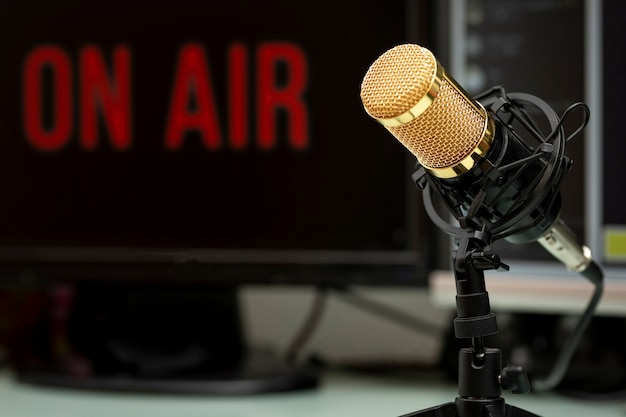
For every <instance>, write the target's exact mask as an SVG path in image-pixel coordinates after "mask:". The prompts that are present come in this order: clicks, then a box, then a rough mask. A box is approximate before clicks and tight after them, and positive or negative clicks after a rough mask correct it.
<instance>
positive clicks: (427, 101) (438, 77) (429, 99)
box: [376, 60, 445, 127]
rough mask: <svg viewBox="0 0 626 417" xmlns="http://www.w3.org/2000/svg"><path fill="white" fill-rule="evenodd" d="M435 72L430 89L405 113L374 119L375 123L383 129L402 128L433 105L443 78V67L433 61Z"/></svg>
mask: <svg viewBox="0 0 626 417" xmlns="http://www.w3.org/2000/svg"><path fill="white" fill-rule="evenodd" d="M435 63H436V70H435V76H434V77H433V80H432V81H431V83H430V87H428V91H427V92H426V94H424V96H423V97H422V98H421V99H420V100H419V101H418V102H417V104H415V105H414V106H413V107H411V108H410V109H409V110H407V111H405V112H404V113H402V114H401V115H399V116H396V117H391V118H388V119H384V118H378V117H377V118H376V121H378V123H380V124H381V125H383V126H385V127H397V126H402V125H404V124H407V123H410V122H412V121H413V120H415V119H417V118H418V117H419V116H420V115H421V114H422V113H424V112H425V111H426V109H428V108H429V107H430V105H431V104H433V101H435V99H436V98H437V96H438V95H439V89H440V88H441V82H442V79H443V77H444V74H445V71H444V69H443V66H442V65H441V64H440V63H439V61H437V60H435Z"/></svg>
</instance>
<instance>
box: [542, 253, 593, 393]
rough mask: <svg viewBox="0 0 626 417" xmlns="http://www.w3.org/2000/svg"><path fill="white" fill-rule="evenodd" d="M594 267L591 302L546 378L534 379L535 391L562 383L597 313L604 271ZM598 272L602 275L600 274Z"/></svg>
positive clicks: (549, 388)
mask: <svg viewBox="0 0 626 417" xmlns="http://www.w3.org/2000/svg"><path fill="white" fill-rule="evenodd" d="M592 268H593V271H591V272H592V273H594V276H593V277H588V278H589V280H590V281H592V282H593V283H594V284H595V289H594V291H593V294H592V296H591V299H590V300H589V303H588V304H587V307H586V308H585V310H584V312H583V313H582V315H581V316H580V318H579V319H578V323H577V324H576V327H575V328H574V330H572V333H570V335H569V337H568V338H567V341H566V342H565V344H564V345H563V349H562V350H561V352H560V353H559V356H558V358H557V360H556V362H555V363H554V366H553V367H552V370H551V371H550V373H549V374H548V375H547V376H546V377H544V378H540V379H535V380H534V381H532V384H531V385H532V387H533V389H534V390H535V391H540V392H545V391H550V390H553V389H554V388H556V387H557V386H558V385H559V384H560V383H561V381H562V380H563V377H565V374H566V373H567V370H568V368H569V365H570V362H571V360H572V357H573V356H574V353H575V352H576V348H577V347H578V344H579V342H580V340H581V338H582V336H583V334H584V333H585V330H586V329H587V326H588V325H589V323H590V322H591V319H592V318H593V316H594V314H595V311H596V307H597V306H598V303H599V302H600V298H602V292H603V291H604V280H603V279H602V272H601V271H600V269H599V267H597V266H596V265H595V264H593V266H592ZM598 274H600V275H599V276H598ZM583 275H584V274H583Z"/></svg>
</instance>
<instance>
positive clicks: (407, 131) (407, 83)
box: [361, 44, 599, 275]
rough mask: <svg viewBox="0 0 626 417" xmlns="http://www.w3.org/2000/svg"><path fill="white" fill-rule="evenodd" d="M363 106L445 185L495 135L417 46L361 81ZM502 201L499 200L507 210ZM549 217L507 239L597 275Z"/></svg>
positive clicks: (479, 109) (397, 51)
mask: <svg viewBox="0 0 626 417" xmlns="http://www.w3.org/2000/svg"><path fill="white" fill-rule="evenodd" d="M361 101H362V102H363V107H364V108H365V111H366V112H367V113H368V114H369V115H370V116H371V117H373V118H374V119H376V120H377V121H378V122H379V123H380V124H382V125H383V126H384V127H385V128H386V129H387V130H389V132H391V134H392V135H393V136H394V137H395V138H396V139H398V140H399V141H400V143H402V145H404V146H405V147H406V148H407V149H408V150H409V151H411V153H412V154H413V155H415V157H417V160H418V161H419V163H420V165H422V166H423V167H424V168H425V169H426V170H427V171H428V172H429V173H430V174H431V175H433V176H434V177H437V178H439V179H441V180H443V181H447V180H451V179H454V178H456V177H459V176H460V175H462V174H464V173H466V172H469V171H470V170H472V169H473V168H474V167H476V166H477V165H478V164H479V163H480V162H481V160H483V158H485V156H486V154H487V152H488V151H489V150H490V148H492V144H493V142H494V137H495V135H496V123H495V122H494V120H493V119H492V117H491V116H490V115H489V114H488V113H487V111H486V110H485V108H484V107H483V106H482V105H481V104H480V103H478V102H477V101H475V100H474V99H473V98H471V96H470V95H469V94H468V93H467V92H465V90H463V88H462V87H461V86H459V85H458V84H457V82H456V81H455V80H454V79H453V78H452V77H450V76H449V75H448V74H447V73H446V71H445V70H444V68H443V67H442V66H441V64H440V63H439V61H437V59H436V58H435V56H434V55H433V54H432V53H431V52H430V51H429V50H428V49H426V48H423V47H421V46H418V45H414V44H404V45H399V46H396V47H394V48H392V49H390V50H388V51H387V52H385V53H383V54H382V55H381V56H380V57H378V59H376V61H374V63H373V64H372V65H371V66H370V68H369V69H368V71H367V73H366V74H365V77H364V78H363V82H362V84H361ZM520 185H521V188H523V187H524V186H525V184H520ZM460 187H463V186H462V185H460ZM468 196H469V194H468ZM472 197H473V196H472ZM514 197H515V196H514ZM511 198H513V197H511ZM506 199H507V197H503V198H502V200H503V204H504V205H505V206H506V205H507V204H508V203H509V201H507V200H506ZM558 208H560V207H558ZM549 217H553V218H552V219H551V221H550V222H549V223H550V225H549V227H546V228H545V229H544V228H543V227H541V228H538V227H535V228H533V229H532V231H531V232H532V233H527V234H522V235H513V236H509V237H507V238H506V239H507V240H510V241H512V242H514V243H523V242H524V241H531V240H537V241H538V242H539V243H540V244H541V245H542V246H543V247H544V248H545V249H546V250H548V251H549V252H550V253H551V254H552V255H553V256H555V257H556V258H557V259H559V260H560V261H561V262H563V263H564V264H565V265H566V266H567V267H568V269H571V270H574V271H578V272H582V273H584V272H586V271H588V270H590V274H593V275H598V273H597V271H596V270H598V269H599V267H597V266H596V265H595V262H593V259H592V257H591V252H590V251H589V249H588V248H587V247H585V246H581V245H580V244H578V242H577V241H576V239H575V236H574V234H573V233H572V232H571V231H570V230H569V228H567V226H566V225H565V223H563V221H562V220H561V219H559V218H558V212H557V213H556V214H555V215H554V216H549ZM590 266H592V268H590Z"/></svg>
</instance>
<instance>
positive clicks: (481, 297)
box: [401, 218, 538, 417]
mask: <svg viewBox="0 0 626 417" xmlns="http://www.w3.org/2000/svg"><path fill="white" fill-rule="evenodd" d="M468 223H469V222H468V221H467V219H466V218H462V219H461V228H460V229H458V231H457V233H456V237H455V238H456V241H457V245H458V246H457V250H456V251H454V252H453V253H452V259H453V261H454V264H453V265H454V277H455V282H456V291H457V296H456V305H457V317H456V318H455V319H454V332H455V336H456V337H457V338H459V339H471V341H472V347H471V348H463V349H461V350H460V352H459V380H458V392H459V396H458V397H457V398H456V400H455V401H454V402H449V403H445V404H441V405H438V406H435V407H431V408H428V409H424V410H421V411H417V412H413V413H410V414H406V415H404V416H401V417H417V416H421V417H487V416H492V417H505V416H506V417H538V416H537V415H536V414H533V413H531V412H529V411H526V410H523V409H520V408H517V407H514V406H512V405H509V404H506V403H505V401H504V398H502V396H501V394H502V389H506V390H511V391H512V392H513V393H515V394H526V393H528V392H530V382H529V380H528V376H527V375H526V372H525V371H524V370H523V369H522V367H520V366H513V365H507V366H506V367H504V368H503V367H502V353H501V351H500V350H499V349H495V348H488V347H485V340H484V338H485V337H486V336H489V335H492V334H495V333H497V331H498V329H497V323H496V316H495V314H494V313H492V312H491V307H490V304H489V294H488V293H487V291H486V287H485V275H484V271H486V270H499V271H507V270H508V269H509V267H508V266H507V265H505V264H503V263H502V262H501V261H500V257H499V256H498V255H495V254H493V253H488V252H485V251H486V250H488V249H489V242H490V238H489V234H488V233H487V232H486V230H485V228H484V227H483V228H482V229H477V228H473V227H469V226H468Z"/></svg>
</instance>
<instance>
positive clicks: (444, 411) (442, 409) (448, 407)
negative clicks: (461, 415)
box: [400, 403, 457, 417]
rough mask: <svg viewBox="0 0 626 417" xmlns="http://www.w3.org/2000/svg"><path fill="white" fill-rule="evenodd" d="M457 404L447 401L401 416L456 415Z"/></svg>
mask: <svg viewBox="0 0 626 417" xmlns="http://www.w3.org/2000/svg"><path fill="white" fill-rule="evenodd" d="M456 415H457V413H456V405H455V404H454V403H446V404H441V405H437V406H435V407H431V408H426V409H424V410H420V411H415V412H413V413H409V414H405V415H403V416H400V417H417V416H420V417H456Z"/></svg>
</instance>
